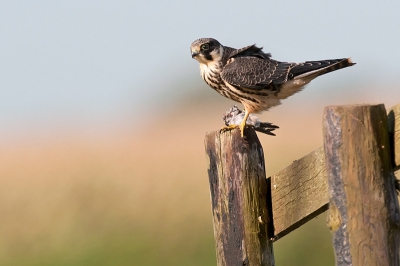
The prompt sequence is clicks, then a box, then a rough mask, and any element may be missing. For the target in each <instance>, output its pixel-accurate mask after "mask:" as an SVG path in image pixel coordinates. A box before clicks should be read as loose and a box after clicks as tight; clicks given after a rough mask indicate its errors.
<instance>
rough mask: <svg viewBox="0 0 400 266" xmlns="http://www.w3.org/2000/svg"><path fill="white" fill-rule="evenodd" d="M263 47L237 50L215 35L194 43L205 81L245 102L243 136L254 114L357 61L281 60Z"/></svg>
mask: <svg viewBox="0 0 400 266" xmlns="http://www.w3.org/2000/svg"><path fill="white" fill-rule="evenodd" d="M262 49H263V48H262V47H257V46H256V45H255V44H253V45H249V46H246V47H243V48H240V49H235V48H231V47H228V46H224V45H222V44H220V43H219V42H218V41H217V40H215V39H212V38H201V39H198V40H196V41H194V42H193V43H192V44H191V45H190V51H191V54H192V58H194V59H196V60H197V61H198V62H199V63H200V74H201V77H202V78H203V80H204V81H205V82H206V83H207V84H208V85H209V86H210V87H211V88H213V89H214V90H216V91H217V92H218V93H219V94H221V95H222V96H225V97H227V98H229V99H231V100H234V101H236V102H239V103H241V104H243V106H244V108H245V114H244V118H243V121H242V122H241V123H240V125H239V128H240V132H241V136H242V137H243V136H244V128H245V126H246V121H247V118H248V117H249V115H250V114H251V113H260V112H262V111H265V110H268V109H269V108H271V107H273V106H277V105H279V104H280V103H281V100H282V99H286V98H287V97H289V96H291V95H293V94H295V93H296V92H299V91H300V90H301V89H303V87H304V86H305V85H306V84H308V83H309V82H310V81H311V80H313V79H315V78H316V77H318V76H321V75H323V74H326V73H329V72H332V71H335V70H338V69H341V68H345V67H349V66H352V65H354V64H355V63H353V62H352V60H351V59H350V58H342V59H328V60H320V61H306V62H303V63H289V62H280V61H277V60H274V59H272V58H271V54H270V53H264V52H263V51H262ZM235 127H237V125H230V126H228V128H235Z"/></svg>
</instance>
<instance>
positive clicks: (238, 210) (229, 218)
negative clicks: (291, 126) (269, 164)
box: [205, 129, 275, 266]
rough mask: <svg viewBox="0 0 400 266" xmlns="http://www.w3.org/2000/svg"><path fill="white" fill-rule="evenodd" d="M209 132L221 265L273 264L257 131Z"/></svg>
mask: <svg viewBox="0 0 400 266" xmlns="http://www.w3.org/2000/svg"><path fill="white" fill-rule="evenodd" d="M245 133H246V134H245V139H242V138H241V136H240V131H239V130H238V129H235V130H232V131H225V132H220V131H215V132H211V133H207V135H206V138H205V146H206V154H207V156H208V162H209V167H208V176H209V179H210V191H211V201H212V213H213V219H214V237H215V243H216V250H217V263H218V265H219V266H239V265H240V266H242V265H243V266H245V265H251V266H259V265H261V266H272V265H275V263H274V256H273V249H272V242H271V240H270V238H271V237H272V233H273V231H272V218H271V208H270V206H267V205H268V202H269V203H270V202H271V196H270V189H269V187H268V184H267V179H266V176H265V167H264V154H263V150H262V147H261V144H260V142H259V140H258V138H257V135H256V133H255V131H254V130H253V129H246V132H245Z"/></svg>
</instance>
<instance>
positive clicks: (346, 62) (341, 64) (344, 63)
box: [294, 58, 356, 79]
mask: <svg viewBox="0 0 400 266" xmlns="http://www.w3.org/2000/svg"><path fill="white" fill-rule="evenodd" d="M335 61H336V62H335ZM318 62H321V63H322V62H324V63H326V62H329V63H330V64H329V65H328V66H325V67H320V68H318V69H315V70H311V71H306V72H304V73H301V74H300V75H295V77H294V79H299V78H304V77H307V78H311V79H314V78H316V77H318V76H321V75H324V74H326V73H329V72H332V71H335V70H338V69H342V68H345V67H349V66H352V65H355V64H356V63H353V61H352V60H351V58H343V59H333V60H324V61H315V62H305V63H304V64H305V65H307V64H308V65H314V63H318Z"/></svg>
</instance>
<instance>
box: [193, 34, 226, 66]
mask: <svg viewBox="0 0 400 266" xmlns="http://www.w3.org/2000/svg"><path fill="white" fill-rule="evenodd" d="M190 52H191V53H192V58H194V59H196V60H197V61H199V63H202V64H206V65H208V64H209V63H211V62H217V61H220V60H221V59H222V55H223V53H224V46H222V45H221V44H220V43H219V42H218V41H217V40H215V39H212V38H201V39H197V40H195V41H194V42H193V43H192V44H191V45H190Z"/></svg>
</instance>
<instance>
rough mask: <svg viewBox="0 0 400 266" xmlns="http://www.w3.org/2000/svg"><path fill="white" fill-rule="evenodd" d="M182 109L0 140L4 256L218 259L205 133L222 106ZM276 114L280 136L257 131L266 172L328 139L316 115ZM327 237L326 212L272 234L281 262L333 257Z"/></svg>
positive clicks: (36, 260)
mask: <svg viewBox="0 0 400 266" xmlns="http://www.w3.org/2000/svg"><path fill="white" fill-rule="evenodd" d="M227 106H229V105H227ZM184 110H186V111H185V112H184V113H178V112H177V111H174V110H171V111H168V112H167V113H164V114H163V115H162V117H161V118H164V119H160V120H157V123H153V125H152V124H150V123H148V124H147V125H144V126H141V127H140V128H134V129H120V130H119V131H116V132H115V134H108V135H104V136H95V137H92V136H90V135H89V136H88V135H81V134H79V132H76V133H74V134H66V135H63V134H57V136H56V137H50V138H47V139H43V138H42V139H41V138H37V139H35V138H33V139H32V138H28V139H21V140H20V141H19V142H18V143H14V144H13V145H3V148H2V149H1V150H0V160H1V164H0V182H1V186H0V214H1V216H0V217H1V219H0V235H1V237H0V265H16V266H17V265H18V266H19V265H29V266H30V265H44V266H46V265H65V266H67V265H68V266H69V265H88V266H89V265H149V266H151V265H166V266H168V265H194V266H197V265H199V266H200V265H215V262H216V260H215V250H214V239H213V229H212V217H211V208H210V198H209V188H208V177H207V171H206V170H207V169H206V159H205V158H206V157H205V154H204V147H203V139H204V134H205V132H206V131H210V130H215V129H218V128H219V127H220V126H221V125H222V124H221V121H220V120H219V119H210V117H212V116H215V114H219V113H220V112H221V108H218V107H217V106H211V107H210V108H208V109H207V111H206V112H205V113H201V114H199V113H194V112H193V111H190V112H189V111H187V110H192V109H190V108H186V109H184ZM264 117H265V116H263V118H264ZM273 118H274V116H273V114H272V116H271V119H270V120H269V121H272V122H276V123H278V121H274V120H273ZM278 124H279V125H280V126H281V129H279V130H278V131H277V134H278V136H277V137H269V136H264V135H259V137H260V140H261V142H262V144H263V146H264V152H265V157H266V166H267V171H268V174H272V173H274V172H276V171H278V170H280V169H282V168H283V167H284V166H286V165H288V164H290V162H291V161H293V160H294V159H297V158H299V157H301V156H302V155H305V154H307V153H308V152H310V151H312V150H313V149H315V148H317V147H318V146H320V145H321V143H322V142H321V140H320V135H321V133H320V132H319V131H320V130H319V128H318V127H319V125H320V116H317V117H314V118H310V119H308V120H307V121H302V122H297V123H294V122H293V121H292V119H291V118H290V116H286V117H285V116H281V118H280V121H279V123H278ZM312 124H315V125H314V128H312V126H311V125H312ZM310 128H312V129H310ZM299 129H307V130H299ZM299 140H301V141H300V142H299ZM330 241H331V240H330V234H329V231H328V230H327V229H326V226H325V215H321V216H320V217H319V218H317V219H314V220H313V221H311V222H310V223H308V224H307V225H306V226H304V227H302V228H301V229H299V230H297V231H296V232H294V233H292V234H291V235H289V236H287V237H285V238H283V239H281V240H279V241H278V242H276V244H275V246H274V248H275V256H276V264H277V265H278V266H279V265H307V266H312V265H333V264H334V262H333V251H332V247H331V242H330Z"/></svg>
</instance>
